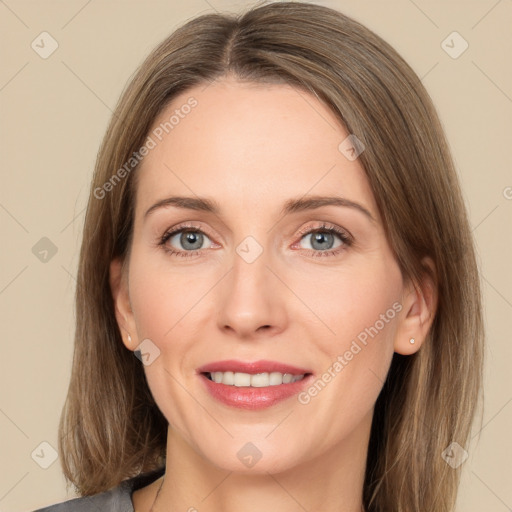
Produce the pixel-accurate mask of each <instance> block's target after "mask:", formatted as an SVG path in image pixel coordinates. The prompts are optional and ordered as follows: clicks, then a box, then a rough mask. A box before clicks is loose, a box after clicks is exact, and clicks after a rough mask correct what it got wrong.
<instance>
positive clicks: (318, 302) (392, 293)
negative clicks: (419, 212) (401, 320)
mask: <svg viewBox="0 0 512 512" xmlns="http://www.w3.org/2000/svg"><path fill="white" fill-rule="evenodd" d="M401 290H402V278H401V273H400V270H399V268H398V266H397V264H396V263H395V262H394V260H388V259H386V258H381V259H380V261H374V262H373V264H370V265H368V264H366V263H365V264H364V265H359V264H353V265H350V266H347V267H344V268H340V269H336V270H333V269H328V270H325V269H322V271H319V272H316V273H315V274H313V275H311V274H309V277H308V274H302V275H301V276H300V279H299V278H298V279H297V280H296V285H295V286H294V292H295V293H296V295H297V296H298V297H299V298H300V299H301V300H302V302H303V303H304V304H305V305H306V306H307V308H304V307H303V309H306V311H310V312H311V318H310V316H309V313H307V316H305V319H304V320H303V321H301V322H302V323H303V324H304V328H305V329H309V330H311V326H314V328H315V329H317V330H318V334H317V335H316V336H315V337H313V338H312V339H315V340H317V343H321V346H320V347H319V348H321V349H322V351H323V352H325V353H327V354H329V355H330V356H331V357H333V356H337V355H338V354H339V353H340V352H341V353H343V352H344V351H345V350H348V349H349V348H350V345H351V342H352V341H353V340H357V339H358V340H359V341H360V342H361V344H364V342H365V340H366V341H368V340H370V339H379V340H380V342H381V343H380V344H381V345H382V343H384V342H386V341H387V340H392V339H393V333H394V329H395V324H396V319H397V316H398V311H397V310H400V309H401V308H400V304H399V302H398V300H399V298H400V296H401ZM313 315H314V316H313ZM308 326H309V327H308ZM376 331H377V332H376ZM321 340H323V341H321ZM369 345H370V344H369V343H368V344H367V346H368V347H369ZM372 348H373V347H372Z"/></svg>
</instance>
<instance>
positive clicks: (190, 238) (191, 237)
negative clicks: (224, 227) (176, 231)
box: [180, 231, 203, 250]
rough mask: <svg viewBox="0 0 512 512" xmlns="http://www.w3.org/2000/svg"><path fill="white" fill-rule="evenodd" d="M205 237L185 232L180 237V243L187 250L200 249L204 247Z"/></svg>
mask: <svg viewBox="0 0 512 512" xmlns="http://www.w3.org/2000/svg"><path fill="white" fill-rule="evenodd" d="M202 237H203V235H202V234H200V233H197V232H191V231H188V232H184V233H182V235H181V237H180V243H181V244H182V247H184V248H185V249H192V250H194V249H200V248H201V246H202V245H203V238H202ZM187 244H192V246H193V247H188V246H187Z"/></svg>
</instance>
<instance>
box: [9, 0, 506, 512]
mask: <svg viewBox="0 0 512 512" xmlns="http://www.w3.org/2000/svg"><path fill="white" fill-rule="evenodd" d="M250 3H252V2H248V3H244V2H235V1H230V0H208V1H207V0H191V1H185V0H180V1H174V2H173V1H171V0H166V1H149V2H142V1H138V2H136V1H125V2H120V1H112V0H110V1H100V0H92V1H91V0H89V1H87V0H77V1H66V2H64V1H46V2H39V1H20V0H5V1H2V0H0V38H1V48H2V51H1V55H2V66H1V67H0V108H1V117H0V119H1V128H0V129H1V134H0V140H1V144H2V145H1V155H2V161H1V168H2V186H1V188H0V220H1V227H2V233H1V236H2V251H1V254H2V264H1V269H0V308H1V309H0V310H1V314H2V322H1V326H2V337H3V339H2V345H1V346H2V354H1V359H0V364H1V372H0V433H1V436H0V511H7V510H9V511H13V512H16V511H28V510H32V509H34V508H36V507H39V506H43V505H47V504H50V503H55V502H58V501H62V500H64V499H66V498H69V497H71V496H72V493H71V492H69V493H67V492H66V487H65V482H64V479H63V477H62V475H61V469H60V466H59V461H58V460H56V461H55V462H54V463H53V464H51V465H50V466H49V467H48V468H47V469H43V468H42V467H40V465H38V463H36V460H37V461H38V462H40V463H43V462H46V463H49V462H51V459H49V458H48V457H49V454H50V453H51V449H50V448H48V447H47V446H45V445H43V446H42V447H41V446H40V443H42V442H47V443H49V444H50V445H51V446H53V447H55V448H56V447H57V424H58V419H59V415H60V411H61V407H62V405H63V401H64V397H65V393H66V388H67V383H68V379H69V375H70V367H71V364H70V363H71V355H72V348H73V329H74V326H73V322H74V314H73V302H72V301H73V292H74V286H75V278H74V275H75V272H76V265H77V255H78V251H79V241H80V236H81V229H82V223H83V220H84V207H85V204H86V197H87V194H88V187H89V181H90V177H91V173H92V169H93V165H94V161H95V156H96V152H97V150H98V147H99V144H100V140H101V138H102V136H103V133H104V130H105V128H106V125H107V122H108V119H109V117H110V115H111V110H112V109H113V108H114V106H115V103H116V101H117V99H118V97H119V95H120V93H121V90H122V89H123V87H124V85H125V83H126V82H127V80H128V79H129V77H130V75H131V74H132V73H133V72H134V70H135V68H136V66H137V65H138V64H139V63H140V62H141V61H142V59H143V58H144V57H145V56H146V55H147V53H148V52H149V51H150V50H151V49H152V48H153V46H154V45H155V44H157V43H158V42H160V41H161V40H162V39H163V38H164V37H166V36H167V35H168V34H169V33H170V32H171V31H172V30H173V29H174V28H175V27H177V26H178V25H180V24H181V23H182V22H183V21H185V20H187V19H189V18H191V17H194V16H196V15H199V14H202V13H206V12H213V11H214V10H218V11H226V10H229V11H232V10H235V11H236V10H239V9H240V8H242V7H244V6H247V5H249V4H250ZM317 3H321V4H323V5H327V6H330V7H334V8H338V9H339V10H341V11H343V12H344V13H346V14H348V15H350V16H352V17H354V18H356V19H357V20H359V21H361V22H363V23H364V24H366V25H367V26H368V27H369V28H371V29H373V30H374V31H375V32H377V33H378V34H379V35H381V36H382V37H383V38H384V39H386V40H387V41H388V42H390V43H391V44H392V45H393V46H394V47H395V48H396V49H397V50H398V51H399V52H400V53H401V54H402V55H403V56H404V57H405V58H406V60H407V61H408V62H409V63H410V64H411V65H412V67H413V68H414V69H415V71H416V72H417V73H418V75H419V76H420V77H422V80H423V82H424V84H425V86H426V87H427V89H428V91H429V92H430V93H431V95H432V97H433V99H434V102H435V104H436V105H437V107H438V110H439V112H440V116H441V119H442V121H443V124H444V126H445V128H446V131H447V135H448V138H449V141H450V144H451V146H452V150H453V154H454V157H455V160H456V163H457V168H458V171H459V175H460V177H461V180H462V185H463V189H464V194H465V198H466V200H467V203H468V208H469V213H470V218H471V224H472V226H473V232H474V235H475V238H476V242H477V245H478V251H479V259H480V262H481V269H482V276H483V291H484V299H485V304H486V305H485V315H486V325H487V334H488V345H487V350H486V356H487V361H486V365H487V366H486V388H485V393H486V403H485V410H484V417H483V430H482V431H481V434H480V440H479V442H478V444H477V443H476V441H477V438H476V437H474V438H473V442H472V444H471V445H470V446H468V447H466V448H467V449H468V452H469V459H468V460H467V461H466V462H465V463H464V466H463V467H464V473H463V475H464V476H463V485H462V488H461V491H460V498H459V505H458V509H457V510H458V512H462V511H464V512H477V511H478V512H481V511H482V510H486V511H490V510H492V511H495V512H501V511H503V512H505V511H507V510H510V509H512V485H510V484H511V476H510V475H511V471H510V458H511V456H512V441H511V435H510V432H511V430H512V403H511V402H512V386H511V378H510V364H511V362H512V357H511V356H512V349H511V346H512V344H511V342H510V341H511V340H510V328H509V325H510V322H509V319H510V318H511V316H512V291H511V290H512V273H511V271H510V266H509V265H510V261H511V257H510V255H511V252H512V241H511V238H512V237H511V226H512V173H511V172H510V161H511V158H510V144H511V141H512V121H511V120H512V72H511V66H510V55H511V54H512V32H511V30H510V27H511V26H512V1H511V0H499V1H496V0H478V1H477V0H474V1H465V2H463V1H449V2H448V1H440V0H436V1H426V0H414V1H413V0H396V1H387V2H381V1H377V0H373V1H357V2H356V1H355V0H351V1H348V0H347V1H345V0H338V1H334V0H332V1H323V2H317ZM43 31H46V32H48V33H49V34H51V36H52V37H53V38H54V39H55V40H56V41H57V43H58V45H59V46H58V49H57V50H56V51H55V52H54V53H53V54H52V55H51V56H49V57H48V58H47V59H43V58H41V57H40V56H39V54H38V53H36V52H35V51H34V50H33V49H32V48H31V43H32V41H33V40H35V39H36V38H37V37H38V36H39V34H40V33H41V32H43ZM453 31H457V32H458V33H459V34H460V35H461V36H462V37H463V38H464V40H466V41H467V42H468V44H469V47H468V49H467V50H466V51H465V52H464V53H462V55H460V57H458V58H456V59H454V58H452V57H451V56H449V55H448V54H447V53H446V52H445V51H444V50H443V48H442V46H441V43H442V41H443V40H444V39H445V38H446V37H447V36H448V35H449V34H451V33H452V32H453ZM38 40H40V39H38ZM451 40H452V39H449V40H448V41H449V44H450V45H452V46H454V49H455V50H457V49H459V48H461V46H460V44H461V43H462V41H460V40H457V39H455V40H454V43H451ZM36 42H37V40H36ZM46 48H48V45H47V46H46ZM452 51H453V50H452ZM42 237H47V238H49V239H50V240H51V241H52V242H53V244H55V246H56V247H57V249H58V252H57V253H56V254H55V255H53V256H52V257H50V256H51V253H50V254H49V256H48V261H47V262H42V261H40V260H39V259H38V258H37V257H36V256H35V255H34V254H33V252H32V248H33V246H34V245H35V244H36V243H37V242H38V241H39V240H40V239H41V238H42ZM478 430H479V428H475V436H476V434H477V432H478ZM41 450H42V451H41ZM33 453H34V459H33V458H32V457H31V454H33ZM37 454H39V456H38V455H37ZM41 454H44V456H42V455H41ZM390 512H391V511H390Z"/></svg>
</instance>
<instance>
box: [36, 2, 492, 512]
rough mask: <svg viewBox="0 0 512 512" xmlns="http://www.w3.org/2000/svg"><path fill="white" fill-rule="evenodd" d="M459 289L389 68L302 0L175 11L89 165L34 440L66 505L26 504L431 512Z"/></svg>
mask: <svg viewBox="0 0 512 512" xmlns="http://www.w3.org/2000/svg"><path fill="white" fill-rule="evenodd" d="M189 244H190V245H189ZM480 300H481V299H480V285H479V277H478V271H477V265H476V262H475V252H474V246H473V241H472V238H471V233H470V229H469V226H468V220H467V214H466V209H465V206H464V202H463V200H462V197H461V192H460V188H459V183H458V180H457V176H456V173H455V171H454V166H453V163H452V160H451V157H450V154H449V150H448V146H447V143H446V141H445V138H444V135H443V132H442V128H441V126H440V123H439V120H438V117H437V115H436V112H435V109H434V107H433V106H432V103H431V100H430V98H429V96H428V94H427V93H426V91H425V89H424V88H423V86H422V84H421V82H420V80H419V79H418V77H417V76H416V75H415V73H414V72H413V71H412V70H411V68H410V67H409V66H408V65H407V64H406V63H405V62H404V61H403V59H402V58H401V57H400V56H399V55H398V54H397V53H396V52H395V51H394V50H393V49H392V48H391V47H390V46H389V45H388V44H387V43H385V42H384V41H383V40H382V39H380V38H379V37H378V36H376V35H375V34H373V33H372V32H370V31H369V30H368V29H366V28H365V27H363V26H362V25H360V24H359V23H357V22H355V21H354V20H351V19H350V18H347V17H346V16H344V15H342V14H340V13H338V12H336V11H334V10H331V9H328V8H326V7H320V6H316V5H312V4H307V3H295V2H289V3H288V2H283V3H275V4H269V5H264V6H260V7H257V8H254V9H251V10H249V11H248V12H246V13H245V14H243V15H241V16H240V17H235V16H227V15H220V14H212V15H205V16H201V17H198V18H196V19H194V20H192V21H190V22H188V23H187V24H185V25H184V26H183V27H181V28H180V29H178V30H177V31H176V32H175V33H174V34H172V35H171V36H170V37H169V38H167V39H166V40H165V41H164V42H163V43H162V44H160V45H159V46H158V47H157V48H156V49H155V50H154V51H153V52H152V53H151V54H150V56H149V57H148V58H147V60H146V61H145V62H144V64H143V65H142V66H141V68H140V69H139V71H138V72H137V74H136V75H135V77H134V78H133V79H132V81H131V83H130V84H129V86H128V88H127V89H126V91H125V92H124V93H123V96H122V98H121V100H120V102H119V104H118V106H117V108H116V110H115V112H114V116H113V118H112V121H111V124H110V126H109V128H108V131H107V133H106V135H105V138H104V141H103V144H102V147H101V150H100V153H99V155H98V159H97V164H96V170H95V174H94V178H93V183H92V185H91V195H90V199H89V205H88V209H87V215H86V220H85V228H84V234H83V243H82V250H81V255H80V263H79V272H78V286H77V295H76V314H77V329H76V339H75V354H74V361H73V371H72V377H71V383H70V388H69V392H68V397H67V401H66V404H65V407H64V410H63V415H62V418H61V424H60V432H59V434H60V452H61V461H62V465H63V469H64V474H65V476H66V478H67V479H68V481H70V482H72V483H73V484H74V486H75V488H76V490H77V491H78V493H79V494H80V495H81V496H82V497H81V498H77V499H75V500H72V501H70V502H67V503H64V504H60V505H55V506H53V507H48V508H46V509H42V510H47V511H65V510H91V509H94V507H97V508H99V509H101V510H119V511H120V510H123V511H125V510H126V511H128V510H135V511H136V512H139V511H140V512H143V511H153V512H156V511H163V510H189V511H194V510H201V511H220V510H222V511H231V510H235V509H236V510H244V511H256V510H261V509H262V508H263V509H265V508H267V509H271V510H278V511H280V512H281V511H283V512H288V511H290V512H291V511H296V510H323V511H328V512H330V511H343V512H359V511H361V510H365V511H372V512H377V511H379V512H390V511H397V512H398V511H402V512H403V511H407V512H413V511H416V512H420V511H421V512H425V511H436V512H448V511H452V510H453V509H454V503H455V499H456V494H457V487H458V482H459V477H460V471H461V464H462V462H463V460H464V457H465V451H464V447H465V446H466V443H467V442H468V435H469V432H470V427H471V423H472V420H473V417H474V414H475V410H476V405H477V399H478V396H479V392H480V387H481V369H482V344H483V333H482V317H481V303H480ZM134 354H135V356H136V357H134Z"/></svg>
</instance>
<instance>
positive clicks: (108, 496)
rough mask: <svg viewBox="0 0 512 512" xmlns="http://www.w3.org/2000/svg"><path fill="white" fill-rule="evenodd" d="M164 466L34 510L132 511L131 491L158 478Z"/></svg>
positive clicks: (61, 511)
mask: <svg viewBox="0 0 512 512" xmlns="http://www.w3.org/2000/svg"><path fill="white" fill-rule="evenodd" d="M164 472H165V468H161V469H158V470H156V471H152V472H150V473H143V474H141V475H138V476H135V477H133V478H130V479H128V480H124V481H123V482H121V483H120V484H119V485H118V486H117V487H114V488H113V489H110V490H109V491H105V492H102V493H100V494H95V495H94V496H83V497H81V498H74V499H71V500H68V501H64V502H62V503H57V504H56V505H50V506H49V507H45V508H39V509H37V510H35V511H34V512H103V511H105V512H134V510H133V502H132V493H133V492H134V491H136V490H137V489H140V488H141V487H145V486H146V485H149V484H150V483H152V482H154V481H155V480H157V479H158V478H160V477H161V476H162V475H163V474H164Z"/></svg>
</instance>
